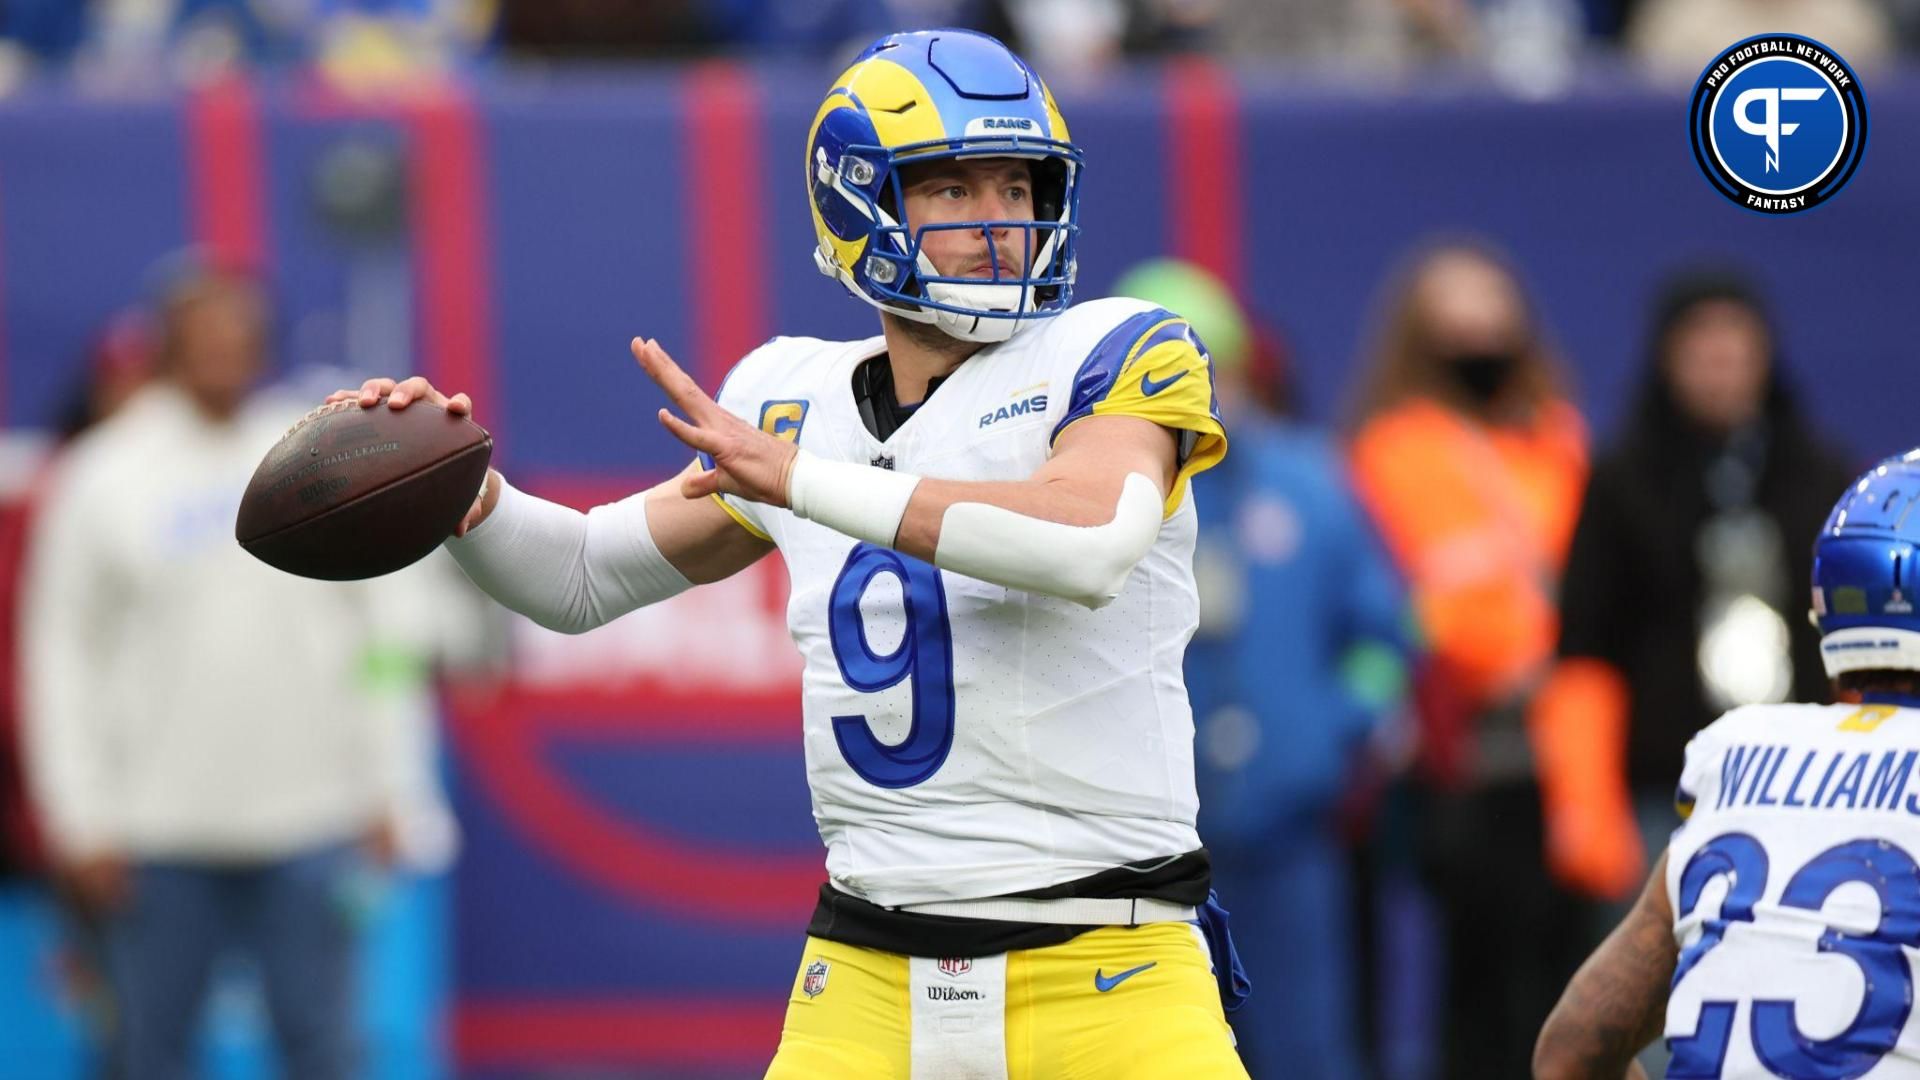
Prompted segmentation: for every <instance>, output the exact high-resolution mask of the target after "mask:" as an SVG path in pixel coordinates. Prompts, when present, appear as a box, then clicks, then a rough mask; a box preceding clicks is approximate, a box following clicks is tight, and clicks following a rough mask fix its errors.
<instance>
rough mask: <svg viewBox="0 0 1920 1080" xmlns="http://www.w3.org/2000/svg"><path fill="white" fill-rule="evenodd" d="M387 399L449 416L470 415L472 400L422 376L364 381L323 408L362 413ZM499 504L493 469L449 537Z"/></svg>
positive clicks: (394, 406)
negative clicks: (354, 405)
mask: <svg viewBox="0 0 1920 1080" xmlns="http://www.w3.org/2000/svg"><path fill="white" fill-rule="evenodd" d="M381 398H386V399H387V408H389V409H404V408H406V407H407V406H408V405H409V404H411V403H412V402H415V401H424V402H426V403H427V404H429V405H438V406H440V407H441V408H443V409H445V410H447V412H448V414H449V415H452V416H466V417H471V416H472V415H473V399H472V398H470V397H468V396H467V395H466V394H463V393H462V394H454V395H453V396H452V397H448V396H447V395H446V394H443V393H441V392H440V391H438V390H436V389H434V387H433V384H432V383H430V382H428V381H427V379H426V376H424V375H414V376H410V377H408V378H405V379H400V380H397V381H396V380H394V379H386V378H380V379H368V380H367V381H366V382H363V383H361V384H360V389H358V390H335V391H334V392H333V393H331V394H328V395H327V400H326V404H328V405H332V404H334V403H335V402H339V401H358V402H359V403H360V407H361V408H363V409H371V408H373V407H374V406H375V405H378V404H380V399H381ZM499 501H500V474H499V473H498V472H496V471H495V470H493V469H488V470H487V478H486V480H485V481H483V482H482V483H481V485H480V490H479V491H478V492H476V493H474V496H473V505H472V506H469V507H468V508H467V512H466V515H465V516H464V517H462V518H461V519H460V524H458V525H456V526H454V528H453V535H455V536H465V535H467V532H468V531H469V530H471V529H472V528H473V527H474V526H476V525H478V524H480V523H481V522H482V521H485V520H486V518H487V515H488V514H490V513H492V512H493V507H494V504H495V503H497V502H499Z"/></svg>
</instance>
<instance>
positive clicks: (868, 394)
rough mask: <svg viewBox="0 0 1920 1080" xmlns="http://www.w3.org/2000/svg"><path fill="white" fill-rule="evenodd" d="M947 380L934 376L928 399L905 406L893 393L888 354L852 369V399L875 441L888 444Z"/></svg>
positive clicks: (861, 420) (941, 376) (870, 359)
mask: <svg viewBox="0 0 1920 1080" xmlns="http://www.w3.org/2000/svg"><path fill="white" fill-rule="evenodd" d="M946 381H947V377H946V376H945V375H937V376H935V377H933V378H932V379H930V380H928V381H927V393H926V397H923V398H921V399H920V400H919V401H918V402H916V403H914V404H912V405H902V404H900V398H899V396H898V395H896V394H895V393H894V390H893V365H892V364H889V363H887V354H886V353H881V354H880V355H879V356H874V357H869V358H867V359H865V360H862V361H861V362H860V366H859V367H856V368H854V369H853V400H854V404H856V405H858V406H859V407H860V422H861V423H863V424H865V425H866V426H867V431H868V432H869V433H871V434H872V435H873V437H874V438H876V439H879V440H880V441H881V442H886V441H887V440H888V439H890V438H892V437H893V433H894V432H896V431H899V430H900V427H901V425H903V424H905V423H906V422H907V421H908V420H910V419H912V418H913V414H914V413H915V412H916V411H917V410H918V409H919V408H920V406H922V405H925V404H926V403H927V398H930V397H932V396H933V392H934V391H935V390H938V389H940V384H941V383H943V382H946Z"/></svg>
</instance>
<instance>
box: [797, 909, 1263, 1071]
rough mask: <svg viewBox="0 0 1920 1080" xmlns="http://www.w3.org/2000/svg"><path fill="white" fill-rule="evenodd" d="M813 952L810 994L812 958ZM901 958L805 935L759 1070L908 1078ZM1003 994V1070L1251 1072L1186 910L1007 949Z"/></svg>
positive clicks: (907, 1017)
mask: <svg viewBox="0 0 1920 1080" xmlns="http://www.w3.org/2000/svg"><path fill="white" fill-rule="evenodd" d="M821 963H824V964H825V965H826V968H825V970H824V972H820V971H819V969H817V968H816V973H817V975H824V978H816V983H815V985H814V989H815V991H816V992H815V993H814V994H812V995H809V994H808V993H806V989H807V970H808V968H809V967H814V966H815V965H816V964H821ZM907 963H908V962H907V958H906V957H904V956H901V955H898V954H896V953H886V952H878V951H876V950H873V949H863V948H860V947H858V946H853V945H842V944H839V943H837V942H831V941H822V940H820V939H818V938H813V937H809V938H808V939H807V951H806V953H805V955H804V956H803V957H802V958H801V961H800V971H799V972H798V973H797V974H796V975H795V976H794V981H793V991H792V993H791V995H790V996H789V997H788V999H787V1019H786V1024H785V1025H784V1026H783V1028H782V1029H781V1033H780V1050H779V1052H778V1053H777V1054H775V1055H774V1059H773V1065H772V1066H771V1067H770V1068H769V1069H768V1071H767V1076H766V1080H911V1077H912V1070H911V1055H912V1047H911V1040H910V1037H909V1035H910V1032H911V1030H912V1015H911V1012H910V1009H911V1008H912V1004H911V1002H910V1001H909V978H908V971H907ZM1143 965H1151V966H1146V967H1143ZM1133 969H1140V970H1138V971H1137V972H1135V973H1134V974H1132V975H1126V976H1125V977H1124V979H1120V980H1116V978H1115V977H1116V976H1120V975H1123V974H1124V973H1126V972H1128V971H1131V970H1133ZM1097 977H1098V978H1097ZM1102 981H1104V982H1105V983H1106V985H1107V989H1105V990H1102V989H1101V988H1100V985H1099V983H1100V982H1102ZM1006 1002H1007V1004H1006V1042H1007V1077H1008V1080H1083V1078H1084V1080H1247V1071H1246V1068H1245V1067H1244V1066H1242V1065H1241V1064H1240V1057H1239V1055H1238V1054H1236V1053H1235V1052H1234V1049H1233V1036H1232V1034H1231V1033H1230V1031H1229V1030H1228V1028H1227V1021H1226V1017H1225V1016H1224V1015H1223V1014H1222V1012H1221V1009H1220V992H1219V989H1218V987H1217V986H1216V984H1215V983H1214V977H1213V973H1212V971H1211V969H1210V966H1209V963H1208V959H1207V954H1206V951H1205V948H1204V946H1203V945H1202V944H1201V943H1200V941H1199V939H1198V937H1197V935H1196V934H1195V933H1194V931H1193V928H1192V927H1191V926H1189V925H1188V924H1186V923H1177V922H1175V923H1151V924H1148V925H1146V926H1140V927H1133V928H1128V927H1120V926H1110V927H1104V928H1102V929H1099V930H1093V931H1090V932H1088V933H1085V934H1082V935H1080V936H1079V937H1077V938H1074V939H1073V940H1072V941H1069V942H1067V943H1065V944H1063V945H1052V946H1048V947H1046V948H1042V949H1027V950H1023V951H1020V952H1013V953H1009V954H1007V988H1006Z"/></svg>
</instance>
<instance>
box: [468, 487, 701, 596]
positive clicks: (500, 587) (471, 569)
mask: <svg viewBox="0 0 1920 1080" xmlns="http://www.w3.org/2000/svg"><path fill="white" fill-rule="evenodd" d="M447 549H448V550H449V551H451V552H452V553H453V557H454V560H455V561H457V562H458V563H459V564H460V568H461V569H462V570H464V571H466V573H467V577H469V578H471V579H473V583H474V584H475V585H478V586H480V588H481V589H482V590H483V591H484V592H486V594H487V595H489V596H491V597H493V598H494V599H495V600H498V601H500V603H501V604H503V605H505V606H506V607H508V608H510V609H512V610H514V611H517V612H519V613H520V614H522V615H525V616H526V617H527V618H529V619H532V620H533V621H534V622H537V623H539V624H540V625H541V626H544V627H546V628H548V629H549V630H558V631H560V632H561V633H563V634H578V633H582V632H584V631H587V630H591V629H593V628H594V627H596V626H604V625H605V624H607V623H609V622H612V621H613V620H614V619H617V618H619V617H620V616H622V615H625V614H626V613H627V612H629V611H632V610H633V609H635V608H638V607H644V606H646V605H647V604H655V603H659V602H660V601H662V600H665V599H666V598H668V597H670V596H674V595H677V594H679V593H681V592H684V591H686V589H687V588H689V587H690V586H691V585H692V584H693V583H692V582H690V581H688V580H687V579H686V578H685V577H684V576H682V575H681V573H680V571H678V570H675V569H674V568H673V564H672V563H670V562H668V561H667V557H666V556H665V555H662V554H661V553H660V548H659V546H658V545H657V544H655V543H654V541H653V532H652V531H651V530H650V529H648V528H647V507H646V495H645V494H644V493H641V494H636V495H629V496H627V497H626V498H624V499H622V500H620V501H619V502H616V503H608V504H606V505H605V506H596V507H594V508H593V509H592V510H589V511H588V512H586V513H584V514H582V513H580V512H579V511H578V510H573V509H570V508H568V507H565V506H560V505H558V504H557V503H550V502H548V501H546V500H545V499H540V498H536V497H534V496H532V495H528V494H526V493H525V492H522V491H519V490H517V489H515V488H514V487H513V485H511V484H508V483H507V482H506V479H505V478H504V477H502V478H501V481H500V500H499V501H498V502H497V503H495V504H494V507H493V512H492V513H491V514H488V515H487V519H486V520H485V521H482V522H481V523H480V524H479V526H478V527H476V528H474V529H473V530H472V531H470V532H468V533H467V535H466V536H463V537H458V538H455V539H452V540H448V541H447Z"/></svg>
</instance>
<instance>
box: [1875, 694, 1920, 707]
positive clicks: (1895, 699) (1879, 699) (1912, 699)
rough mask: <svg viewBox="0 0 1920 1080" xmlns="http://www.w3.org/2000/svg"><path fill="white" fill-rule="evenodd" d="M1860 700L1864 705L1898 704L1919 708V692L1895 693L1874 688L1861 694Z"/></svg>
mask: <svg viewBox="0 0 1920 1080" xmlns="http://www.w3.org/2000/svg"><path fill="white" fill-rule="evenodd" d="M1860 701H1861V703H1862V704H1866V705H1898V706H1900V707H1901V708H1906V709H1920V694H1895V693H1891V692H1889V691H1881V690H1876V691H1873V692H1871V693H1863V694H1861V695H1860Z"/></svg>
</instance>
